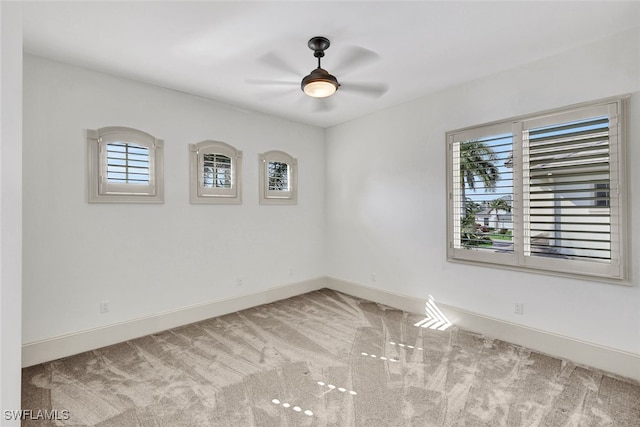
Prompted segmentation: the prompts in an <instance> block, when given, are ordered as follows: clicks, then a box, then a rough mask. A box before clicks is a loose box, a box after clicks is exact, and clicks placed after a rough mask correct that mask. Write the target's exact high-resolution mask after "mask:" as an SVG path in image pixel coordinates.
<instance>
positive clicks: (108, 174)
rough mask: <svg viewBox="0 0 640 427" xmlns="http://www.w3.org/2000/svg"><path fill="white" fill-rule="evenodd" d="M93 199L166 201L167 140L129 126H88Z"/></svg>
mask: <svg viewBox="0 0 640 427" xmlns="http://www.w3.org/2000/svg"><path fill="white" fill-rule="evenodd" d="M87 143H88V154H89V159H88V160H89V174H88V175H89V203H163V202H164V188H163V179H162V178H163V176H162V172H163V170H162V163H163V152H162V148H163V141H162V140H161V139H157V138H154V137H153V136H151V135H149V134H148V133H145V132H142V131H139V130H137V129H131V128H126V127H104V128H100V129H98V130H91V129H89V130H87Z"/></svg>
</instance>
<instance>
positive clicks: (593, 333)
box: [326, 30, 640, 354]
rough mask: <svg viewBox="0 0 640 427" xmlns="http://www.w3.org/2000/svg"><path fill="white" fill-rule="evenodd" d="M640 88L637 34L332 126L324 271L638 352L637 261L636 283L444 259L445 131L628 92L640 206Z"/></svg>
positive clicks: (636, 243) (639, 240) (638, 243)
mask: <svg viewBox="0 0 640 427" xmlns="http://www.w3.org/2000/svg"><path fill="white" fill-rule="evenodd" d="M442 65H443V66H446V64H442ZM639 90H640V33H639V31H638V30H635V31H630V32H626V33H622V34H619V35H617V36H615V37H612V38H610V39H607V40H603V41H601V42H598V43H595V44H591V45H588V46H584V47H582V48H580V49H576V50H572V51H569V52H566V53H565V54H563V55H559V56H557V57H553V58H548V59H544V60H540V61H537V62H534V63H531V64H529V65H527V66H523V67H520V68H517V69H513V70H510V71H508V72H503V73H500V74H498V75H494V76H489V77H485V78H481V79H478V80H476V81H473V82H470V83H468V84H464V85H461V86H458V87H454V88H450V89H448V90H445V91H442V92H440V93H437V94H434V95H432V96H428V97H425V98H421V99H417V100H415V101H412V102H409V103H407V104H404V105H400V106H398V107H395V108H391V109H388V110H386V111H382V112H379V113H377V114H372V115H369V116H367V117H363V118H361V119H358V120H354V121H351V122H348V123H345V124H342V125H339V126H336V127H333V128H330V129H328V130H327V172H326V173H327V187H326V194H327V196H326V198H327V227H328V237H327V254H328V258H327V262H328V274H329V275H330V276H333V277H336V278H339V279H343V280H348V281H351V282H355V283H360V284H365V285H368V286H371V287H374V288H378V289H382V290H386V291H392V292H396V293H399V294H403V295H407V296H411V297H416V298H424V299H426V298H427V296H428V295H433V297H434V298H435V299H436V301H439V302H442V303H445V304H448V305H451V306H454V307H458V308H461V309H463V310H468V311H471V312H475V313H478V314H481V315H485V316H490V317H493V318H497V319H501V320H506V321H510V322H513V323H518V324H521V325H525V326H528V327H532V328H536V329H540V330H543V331H548V332H552V333H556V334H560V335H564V336H568V337H571V338H575V339H579V340H583V341H586V342H591V343H594V344H598V345H603V346H608V347H612V348H615V349H618V350H623V351H627V352H632V353H636V354H640V269H639V267H638V263H637V262H636V263H634V262H632V269H633V271H632V274H633V286H632V287H625V286H619V285H611V284H603V283H597V282H588V281H581V280H574V279H566V278H559V277H553V276H545V275H538V274H531V273H524V272H515V271H509V270H503V269H495V268H487V267H476V266H470V265H463V264H455V263H449V262H447V261H446V188H445V168H446V163H445V162H446V160H445V159H446V157H445V132H446V131H449V130H454V129H458V128H462V127H467V126H472V125H478V124H483V123H486V122H491V121H496V120H501V119H506V118H509V117H513V116H519V115H523V114H530V113H535V112H537V111H542V110H547V109H552V108H558V107H562V106H566V105H570V104H575V103H580V102H585V101H590V100H595V99H599V98H604V97H609V96H614V95H620V94H624V93H630V92H633V96H632V100H631V104H632V105H631V111H630V119H631V120H630V127H631V132H630V138H629V152H628V161H629V165H630V178H631V179H630V183H632V185H631V191H630V194H631V201H632V211H633V212H639V211H640V185H637V184H638V183H639V182H640V171H638V168H637V167H634V166H633V165H638V164H640V145H639V144H638V138H640V129H639V126H640V125H639V122H640V120H638V117H639V114H640V92H638V91H639ZM631 217H632V218H633V221H632V224H631V225H632V229H631V241H632V244H633V248H632V259H637V256H638V253H640V227H639V226H638V225H637V224H638V222H637V218H634V216H633V215H631ZM634 257H635V258H634ZM372 275H375V281H374V280H372ZM515 302H519V303H523V304H524V315H516V314H514V313H513V309H514V303H515Z"/></svg>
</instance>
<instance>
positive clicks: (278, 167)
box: [259, 151, 298, 205]
mask: <svg viewBox="0 0 640 427" xmlns="http://www.w3.org/2000/svg"><path fill="white" fill-rule="evenodd" d="M259 160H260V203H261V204H290V205H291V204H296V203H297V202H298V189H297V181H298V175H297V173H298V172H297V163H298V162H297V160H296V159H294V158H293V157H291V156H290V155H289V154H287V153H285V152H283V151H268V152H266V153H264V154H261V155H260V156H259Z"/></svg>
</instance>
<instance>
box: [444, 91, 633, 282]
mask: <svg viewBox="0 0 640 427" xmlns="http://www.w3.org/2000/svg"><path fill="white" fill-rule="evenodd" d="M627 102H628V96H623V97H615V98H607V99H603V100H599V101H594V102H589V103H582V104H577V105H572V106H568V107H565V108H560V109H554V110H549V111H545V112H540V113H535V114H530V115H526V116H520V117H515V118H510V119H505V120H500V121H496V122H492V123H488V124H484V125H480V126H473V127H468V128H464V129H459V130H454V131H450V132H447V133H446V144H447V150H446V152H447V154H446V156H447V162H446V165H447V180H446V181H447V205H446V206H447V260H448V261H450V262H462V263H470V264H475V265H483V266H493V267H501V268H507V269H515V270H519V271H529V272H537V273H542V274H549V275H556V276H563V277H572V278H580V279H585V280H592V281H600V282H608V283H615V284H622V285H630V282H629V262H628V253H629V249H628V245H629V241H628V240H629V239H628V237H627V234H628V233H627V230H628V223H627V221H628V196H627V194H628V188H627V185H626V183H627V172H628V168H627V165H626V156H625V152H626V146H627V144H628V142H627V140H626V132H625V126H626V125H625V124H626V122H627V120H626V116H625V114H626V112H627V106H626V104H627ZM603 111H606V114H607V116H608V117H609V146H608V149H609V152H608V159H609V163H608V168H609V172H608V173H609V187H610V189H609V190H608V191H609V192H610V206H590V207H589V206H587V209H586V210H587V211H588V213H587V214H585V215H587V216H590V215H592V214H597V212H598V211H602V210H606V209H609V218H610V221H609V222H610V224H611V229H610V232H609V238H610V255H611V257H610V258H611V259H610V261H609V262H606V263H599V262H594V261H585V260H578V259H575V258H573V259H561V258H560V257H557V258H556V257H547V256H529V255H526V256H525V247H526V246H525V245H526V244H527V245H530V244H531V239H533V237H530V236H527V230H526V228H527V227H526V225H527V224H529V223H528V222H527V221H528V219H526V218H528V215H529V213H528V210H527V207H526V206H525V204H524V199H525V193H524V191H525V185H524V184H525V182H524V180H525V177H524V175H525V173H524V171H523V169H524V167H525V166H526V165H525V164H524V158H523V139H524V138H526V137H527V135H528V130H529V129H535V128H536V126H540V125H544V124H549V123H554V124H562V123H566V122H568V121H569V120H570V119H575V120H577V119H582V118H588V117H596V116H597V114H599V113H602V112H603ZM594 114H595V115H594ZM509 127H510V128H511V129H512V130H511V132H512V135H513V149H512V161H511V162H512V173H513V206H512V211H513V212H512V214H513V248H514V250H513V253H496V252H490V251H485V250H469V249H466V248H455V247H454V246H455V245H454V226H455V223H456V218H459V217H460V215H461V214H460V210H459V208H458V211H457V212H458V214H456V213H455V212H456V208H455V207H454V204H455V203H456V197H457V198H458V199H460V198H461V196H460V191H459V190H458V189H457V188H456V187H459V184H458V185H456V183H454V179H455V178H454V173H455V171H454V166H453V162H454V150H453V143H454V141H465V140H469V139H472V138H479V137H482V136H485V137H486V136H489V135H491V134H492V133H494V132H496V130H497V131H502V130H504V129H506V128H509ZM593 191H594V192H595V191H597V190H596V189H594V190H593ZM527 194H528V193H527ZM458 203H459V202H458ZM527 242H528V243H527Z"/></svg>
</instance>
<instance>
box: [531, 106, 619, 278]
mask: <svg viewBox="0 0 640 427" xmlns="http://www.w3.org/2000/svg"><path fill="white" fill-rule="evenodd" d="M618 139H619V135H618V104H617V103H611V104H605V105H599V106H595V107H590V108H584V109H580V110H577V111H572V112H569V113H565V114H558V115H553V116H550V117H542V118H538V119H532V120H526V121H524V122H523V131H522V160H523V214H524V222H523V226H524V241H523V244H524V247H523V255H524V257H523V262H524V264H525V265H527V266H530V267H535V268H545V269H557V270H558V271H563V272H575V273H580V274H593V275H601V276H610V277H620V275H621V263H620V256H621V255H620V250H621V248H620V234H619V233H620V232H619V230H618V226H619V223H620V200H619V179H618V176H619V175H620V168H619V160H618V154H619V153H618V148H617V147H618V145H619V141H618Z"/></svg>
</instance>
